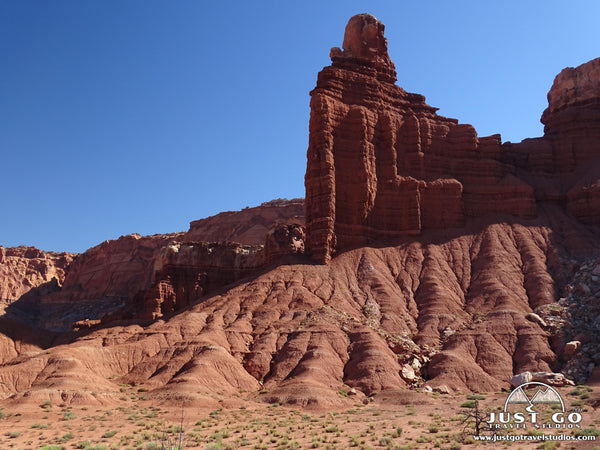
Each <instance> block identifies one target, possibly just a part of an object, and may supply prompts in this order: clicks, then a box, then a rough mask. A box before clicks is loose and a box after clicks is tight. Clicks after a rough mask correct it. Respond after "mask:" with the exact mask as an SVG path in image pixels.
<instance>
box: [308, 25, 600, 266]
mask: <svg viewBox="0 0 600 450" xmlns="http://www.w3.org/2000/svg"><path fill="white" fill-rule="evenodd" d="M383 30H384V26H383V24H381V23H380V22H379V21H377V19H375V17H373V16H371V15H369V14H360V15H358V16H355V17H353V18H352V19H351V20H350V21H349V23H348V26H347V27H346V33H345V36H344V47H343V50H340V49H338V48H334V49H332V51H331V59H332V64H331V66H328V67H325V68H324V69H323V70H322V71H321V72H320V73H319V75H318V79H317V86H316V88H315V89H314V90H313V91H312V92H311V118H310V137H309V148H308V152H307V158H308V162H307V171H306V177H305V185H306V228H307V242H306V247H307V248H306V249H307V252H308V253H309V254H310V255H312V258H313V259H314V260H315V261H317V262H320V263H326V262H328V261H329V260H330V258H331V256H332V255H333V254H335V253H336V252H339V251H340V250H343V249H348V248H352V247H359V246H362V245H365V244H368V243H370V242H373V241H375V240H377V239H380V238H387V237H394V238H397V237H399V236H402V235H407V234H409V235H418V234H420V233H421V231H422V230H424V229H435V228H453V227H461V226H463V225H464V223H465V221H466V220H467V219H469V218H472V217H479V216H484V215H488V214H501V215H509V216H513V217H517V218H525V219H530V218H534V217H536V215H537V209H538V206H539V205H538V203H539V201H543V200H546V199H550V200H552V201H557V200H558V201H564V202H566V203H567V206H568V208H569V211H570V212H571V213H572V214H574V215H575V216H576V217H578V218H580V219H581V220H582V221H584V222H588V223H593V222H594V221H595V220H596V219H597V209H598V205H597V203H598V196H597V194H598V183H596V180H597V174H598V170H597V169H598V167H600V166H594V167H595V169H594V168H590V170H589V172H590V173H588V174H584V175H586V176H583V178H582V177H581V175H582V174H581V173H579V172H581V170H583V169H582V167H583V166H584V165H587V164H588V163H589V161H590V159H594V160H595V161H597V160H598V156H599V154H600V149H599V147H598V145H597V144H595V143H597V142H598V141H599V137H600V134H599V132H598V130H599V128H598V127H599V126H600V115H599V114H598V104H599V102H600V97H599V96H598V95H597V92H596V91H597V89H598V86H599V85H600V79H599V78H598V70H597V65H598V62H599V60H595V62H594V61H592V62H591V63H588V65H584V66H581V67H580V68H577V69H570V70H567V71H566V72H563V73H561V75H559V76H558V77H557V81H556V82H555V85H554V86H553V88H552V90H551V92H550V94H549V100H550V105H549V108H548V110H547V111H546V112H545V113H544V116H543V118H542V120H543V121H544V123H546V135H545V136H544V137H543V138H539V139H537V140H527V141H524V142H523V143H521V144H516V145H513V144H505V145H503V144H502V143H501V139H500V136H499V135H494V136H489V137H478V136H477V133H476V131H475V129H474V128H473V127H472V126H471V125H468V124H459V123H458V121H457V120H456V119H449V118H446V117H442V116H439V115H437V114H436V110H437V108H433V107H431V106H429V105H427V104H426V103H425V97H423V96H422V95H418V94H411V93H408V92H406V91H404V90H403V89H402V88H400V87H399V86H396V85H395V84H394V83H395V81H396V72H395V67H394V64H393V63H392V62H391V61H390V58H389V55H388V53H387V42H386V39H385V38H384V36H383ZM586 77H587V78H586ZM581 79H585V80H586V81H585V82H584V83H581V82H580V81H579V80H581ZM590 80H591V81H590ZM571 86H573V88H571V89H570V90H569V87H571ZM574 86H581V88H579V87H574ZM595 90H596V91H595ZM564 92H567V93H564ZM561 93H563V94H561ZM587 167H588V168H589V166H587ZM579 169H581V170H579ZM565 173H568V174H570V175H571V176H570V177H566V178H565V177H563V175H564V174H565ZM558 178H560V179H561V183H559V185H558V186H557V184H556V181H557V179H558Z"/></svg>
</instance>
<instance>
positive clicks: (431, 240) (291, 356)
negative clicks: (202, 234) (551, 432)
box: [0, 209, 600, 405]
mask: <svg viewBox="0 0 600 450" xmlns="http://www.w3.org/2000/svg"><path fill="white" fill-rule="evenodd" d="M476 222H480V223H479V224H478V225H474V224H470V225H469V226H468V228H466V229H463V230H456V229H455V230H434V231H432V230H425V231H424V232H423V234H422V236H420V238H419V239H418V240H416V239H414V238H410V237H408V238H404V239H400V240H398V241H397V243H396V244H397V245H396V246H393V247H384V248H368V247H366V248H361V249H355V250H351V251H347V252H344V253H343V254H341V255H339V256H338V257H336V258H335V259H334V260H332V261H331V263H330V264H329V265H310V264H289V265H280V266H277V267H275V268H273V269H272V270H270V271H265V272H264V273H262V274H261V275H260V276H254V277H253V278H249V279H246V280H245V281H244V282H240V283H238V284H236V285H229V288H228V289H225V290H223V291H221V292H220V293H219V295H212V296H211V295H209V296H205V297H203V301H202V302H195V303H193V304H192V305H190V306H189V307H187V308H185V309H183V310H181V312H180V313H179V314H176V315H174V316H172V317H170V318H169V320H160V321H156V322H154V323H153V324H148V325H144V326H143V327H142V326H140V325H139V324H130V325H128V326H123V325H122V324H121V325H120V326H117V325H116V324H114V325H113V326H111V327H108V328H104V329H99V330H95V331H92V332H90V333H88V334H86V335H85V336H81V337H80V338H78V339H77V340H76V341H75V342H74V343H73V344H71V345H69V346H68V347H67V346H60V347H55V348H51V349H49V350H48V351H46V352H43V353H42V352H40V353H32V354H21V355H20V356H19V357H18V358H16V357H15V356H14V352H15V350H14V349H15V347H14V346H8V345H7V346H6V348H7V349H8V350H10V351H11V352H12V353H11V355H12V356H7V358H9V363H7V364H4V365H2V366H0V381H1V382H3V383H0V395H1V396H2V397H9V396H10V395H14V394H16V395H17V396H19V395H23V394H24V393H29V394H28V395H31V398H36V399H39V398H40V395H42V393H44V392H46V391H45V389H46V388H47V386H49V385H50V384H52V386H53V389H54V390H56V389H59V390H61V391H64V392H65V396H67V397H69V398H71V397H74V396H75V393H77V396H78V397H79V398H88V397H91V392H92V391H96V392H98V391H100V393H101V395H109V394H111V393H113V394H112V395H114V396H115V398H118V396H119V395H121V394H120V393H119V384H118V383H124V382H125V383H136V384H139V385H141V386H145V387H146V388H147V389H148V390H149V391H150V392H149V393H148V395H149V396H150V398H153V399H156V400H159V399H164V398H172V396H173V395H175V394H176V393H177V392H178V393H179V395H180V396H182V397H183V398H186V399H189V398H191V397H193V396H201V395H205V394H211V393H216V392H224V393H235V392H237V389H241V388H243V389H247V390H248V389H250V390H254V391H256V392H258V390H259V389H265V390H266V391H267V392H266V393H265V394H263V396H264V398H266V399H267V400H272V401H275V400H278V401H279V400H283V401H288V402H295V403H296V404H299V405H303V404H304V405H307V404H312V403H317V404H323V403H325V404H336V402H338V403H343V399H340V397H339V395H337V392H338V391H339V390H340V389H342V387H343V386H344V385H346V386H349V387H353V388H355V389H357V390H358V391H359V395H368V394H373V393H377V392H380V391H382V390H389V389H405V388H406V387H408V386H409V382H407V381H405V380H404V379H403V378H402V376H401V372H402V368H403V367H404V365H406V364H411V365H412V364H414V365H415V366H416V367H420V366H421V365H422V368H420V373H421V374H422V375H423V376H424V377H425V380H423V378H421V377H416V379H415V380H414V381H412V383H414V386H422V385H424V384H425V383H426V384H428V385H430V386H433V387H436V386H442V385H446V386H447V387H448V388H450V389H451V390H463V391H467V390H475V391H495V390H497V389H500V388H502V387H505V388H508V387H509V380H510V378H511V377H512V376H513V375H514V374H517V373H521V372H524V371H530V372H552V371H555V370H557V367H558V365H559V363H560V362H559V357H558V356H557V352H556V350H555V349H553V347H552V346H551V341H550V339H549V337H548V330H549V328H544V327H543V326H542V325H540V324H539V323H536V322H532V321H530V320H528V319H527V316H528V315H529V313H531V312H532V311H534V310H535V311H539V308H540V306H543V305H544V304H548V303H552V302H553V301H554V298H555V297H556V296H557V295H561V294H560V290H561V288H562V286H561V285H558V284H557V282H556V281H555V280H554V279H553V278H552V277H551V276H550V275H549V274H550V273H557V272H560V271H562V272H564V271H565V266H564V261H568V260H569V259H570V258H573V255H582V254H584V250H582V249H585V248H587V249H588V251H589V250H593V249H599V248H600V236H599V235H598V234H594V233H593V232H592V230H591V229H590V228H586V227H584V226H582V225H581V224H579V223H578V222H576V221H575V220H574V219H573V218H572V217H570V216H568V215H566V214H565V213H563V212H561V210H560V209H556V210H555V211H541V212H540V218H539V219H538V220H536V222H535V224H534V225H533V224H531V223H526V224H519V223H514V224H512V225H509V224H506V223H500V224H486V223H484V221H481V220H479V221H476ZM177 247H178V250H177V251H175V250H174V249H171V250H168V251H167V253H166V254H164V259H163V262H164V266H162V269H161V270H160V271H159V272H160V273H162V274H167V275H169V274H175V275H176V276H178V277H181V278H183V277H185V276H187V272H185V271H179V270H177V271H175V272H174V273H173V272H169V270H170V269H171V268H175V267H176V265H177V266H178V267H184V266H185V265H186V264H189V263H190V262H193V261H196V262H195V263H194V264H197V265H200V263H201V258H205V257H206V256H202V252H208V251H209V250H210V247H208V246H207V247H202V248H201V247H197V246H195V245H191V244H188V243H182V244H178V246H177ZM230 250H231V249H230ZM234 253H235V252H231V253H230V255H234ZM195 258H196V259H195ZM236 258H238V256H236ZM242 261H243V259H242ZM220 263H221V264H223V265H227V266H230V267H234V266H235V265H236V263H235V259H234V260H233V261H232V260H228V261H227V260H222V261H221V262H220ZM238 267H240V265H239V264H238ZM594 267H595V266H594ZM590 270H591V269H590ZM569 279H570V277H569ZM176 283H177V282H175V283H174V282H173V280H171V282H170V284H168V285H167V286H169V288H171V287H173V291H172V292H175V291H176V290H177V289H176V288H175V286H176ZM185 283H187V281H186V282H185ZM185 283H184V284H185ZM163 305H165V306H166V302H165V303H163ZM6 332H7V333H9V331H8V330H7V331H6ZM561 349H562V347H561ZM66 360H69V361H71V363H70V364H69V368H68V371H67V372H66V374H67V376H68V377H72V378H73V379H71V378H68V377H62V378H58V377H56V376H55V375H53V374H56V373H57V372H58V371H59V370H65V369H64V365H65V364H66V363H65V361H66ZM115 374H117V375H119V377H118V378H117V379H114V380H112V381H110V380H109V378H111V377H113V376H114V375H115ZM100 379H102V381H101V382H98V383H95V381H94V380H100ZM84 380H88V382H84ZM259 381H261V382H262V386H261V385H259V384H258V382H259ZM91 383H94V384H93V385H92V384H91ZM179 388H180V389H179ZM17 398H20V397H17ZM335 399H337V400H335Z"/></svg>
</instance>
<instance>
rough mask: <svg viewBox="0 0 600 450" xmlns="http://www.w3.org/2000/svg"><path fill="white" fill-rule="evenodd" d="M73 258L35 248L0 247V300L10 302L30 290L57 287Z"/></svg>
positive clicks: (69, 255)
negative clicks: (41, 287)
mask: <svg viewBox="0 0 600 450" xmlns="http://www.w3.org/2000/svg"><path fill="white" fill-rule="evenodd" d="M75 256H76V255H74V254H71V253H64V252H63V253H56V252H44V251H42V250H39V249H37V248H35V247H14V248H4V247H2V246H0V301H2V300H5V301H13V300H16V299H18V298H19V297H21V296H22V295H23V294H25V293H27V292H29V291H30V290H31V289H32V288H37V287H40V286H42V285H46V287H47V290H48V289H49V290H52V289H56V288H58V287H59V286H60V285H62V284H63V282H64V281H65V277H66V274H67V271H68V268H69V265H70V264H71V263H72V261H73V259H74V258H75Z"/></svg>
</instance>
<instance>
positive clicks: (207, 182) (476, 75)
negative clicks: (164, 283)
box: [0, 0, 600, 251]
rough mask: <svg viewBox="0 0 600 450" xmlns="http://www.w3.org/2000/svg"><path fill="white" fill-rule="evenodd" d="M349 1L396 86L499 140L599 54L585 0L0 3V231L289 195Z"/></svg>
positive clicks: (111, 233)
mask: <svg viewBox="0 0 600 450" xmlns="http://www.w3.org/2000/svg"><path fill="white" fill-rule="evenodd" d="M360 12H370V13H372V14H374V15H375V16H377V17H378V18H379V19H380V20H381V21H382V22H383V23H385V24H386V36H387V38H388V43H389V44H388V46H389V51H390V56H391V58H392V60H393V61H394V62H395V64H396V69H397V72H398V84H399V85H400V86H402V87H403V88H404V89H406V90H408V91H410V92H417V93H420V94H423V95H425V96H426V98H427V102H428V103H429V104H430V105H432V106H436V107H438V108H440V111H439V113H440V114H442V115H445V116H448V117H454V118H457V119H459V120H460V121H461V122H463V123H465V122H466V123H472V124H473V125H474V126H475V127H476V129H477V130H478V133H479V135H480V136H484V135H489V134H493V133H501V134H502V137H503V140H505V141H507V140H510V141H513V142H517V141H520V140H522V139H524V138H526V137H535V136H539V135H541V134H542V126H541V124H540V123H539V118H540V115H541V113H542V111H543V110H544V108H545V107H546V106H547V100H546V93H547V91H548V89H549V88H550V86H551V85H552V81H553V79H554V76H555V75H556V74H557V73H558V72H559V71H560V70H561V69H562V68H564V67H567V66H577V65H579V64H581V63H584V62H586V61H588V60H590V59H593V58H596V57H598V56H600V46H599V45H598V44H599V42H600V39H599V32H598V17H600V2H598V1H597V0H587V1H585V0H577V1H574V2H564V1H554V0H550V1H543V2H542V1H537V2H534V1H527V0H519V1H502V2H493V3H492V2H486V1H480V0H473V1H460V0H457V1H453V2H447V1H441V0H440V1H434V0H429V1H419V2H417V1H400V0H389V1H386V2H378V1H372V0H371V1H369V2H358V1H352V0H350V1H349V0H344V1H312V0H311V1H303V2H282V1H268V2H267V1H239V2H232V1H229V2H206V1H204V2H203V1H199V0H194V1H191V0H178V1H176V2H174V1H167V0H162V1H156V0H127V1H123V0H85V1H83V0H69V1H67V0H52V1H48V0H0V61H1V62H0V64H1V65H0V155H1V158H2V159H1V160H2V175H1V178H0V180H1V188H0V211H1V212H0V217H1V219H0V244H1V245H4V246H5V247H10V246H16V245H35V246H37V247H39V248H42V249H44V250H58V251H62V250H66V251H84V250H85V249H87V248H88V247H91V246H93V245H96V244H98V243H100V242H102V241H103V240H105V239H114V238H117V237H119V236H120V235H122V234H129V233H135V232H138V233H141V234H154V233H167V232H174V231H184V230H187V228H188V223H189V222H190V221H191V220H195V219H199V218H202V217H206V216H209V215H212V214H216V213H218V212H220V211H227V210H236V209H241V208H243V207H245V206H255V205H258V204H260V203H261V202H263V201H268V200H271V199H273V198H279V197H287V198H293V197H302V196H304V171H305V164H306V148H307V144H308V117H309V107H308V106H309V95H308V93H309V91H310V90H311V89H312V88H313V87H314V85H315V81H316V76H317V72H318V71H319V70H321V69H322V68H323V67H324V66H326V65H328V64H329V63H330V61H329V49H330V48H331V47H334V46H341V43H342V39H343V33H344V27H345V25H346V23H347V21H348V19H349V18H350V17H351V16H352V15H354V14H356V13H360Z"/></svg>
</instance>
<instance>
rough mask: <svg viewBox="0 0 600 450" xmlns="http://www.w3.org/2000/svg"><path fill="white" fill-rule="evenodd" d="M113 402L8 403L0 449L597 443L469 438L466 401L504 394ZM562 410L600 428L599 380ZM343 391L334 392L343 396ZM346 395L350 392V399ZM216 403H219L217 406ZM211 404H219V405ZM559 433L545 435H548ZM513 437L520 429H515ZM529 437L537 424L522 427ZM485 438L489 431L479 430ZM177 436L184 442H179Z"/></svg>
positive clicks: (488, 407)
mask: <svg viewBox="0 0 600 450" xmlns="http://www.w3.org/2000/svg"><path fill="white" fill-rule="evenodd" d="M121 390H122V396H121V397H120V399H119V403H116V404H112V405H110V406H106V405H105V406H104V407H98V405H94V406H85V405H66V404H52V403H50V402H45V403H43V404H41V405H35V404H22V405H20V406H19V407H11V408H6V407H5V408H4V409H3V410H2V416H3V418H2V419H0V448H2V449H56V450H58V449H96V450H100V449H161V448H165V449H174V448H185V449H237V448H242V449H243V448H247V449H294V448H317V449H318V448H321V449H346V448H358V449H369V448H372V449H377V448H387V449H421V448H423V449H426V448H441V449H458V448H474V447H479V446H484V447H486V448H505V447H512V448H543V449H554V448H561V449H569V448H577V449H580V448H586V449H592V448H600V438H598V441H597V442H581V443H565V442H562V443H560V445H559V446H557V445H556V444H557V443H556V442H552V443H551V442H546V443H544V442H540V441H538V442H528V443H523V442H521V443H509V442H504V443H499V442H496V443H487V444H485V443H481V442H475V441H474V440H473V423H472V422H467V423H466V424H465V423H463V420H464V417H465V416H464V415H465V413H467V412H469V411H472V409H469V408H467V407H465V406H464V405H465V403H469V402H471V403H472V402H473V401H474V400H475V399H479V407H480V410H481V411H482V412H485V413H486V415H487V414H488V413H489V412H490V411H498V410H501V408H502V407H503V405H504V401H505V400H506V398H507V395H508V394H507V393H506V392H495V393H479V394H462V393H456V394H438V393H433V394H430V393H422V392H415V391H409V390H405V391H395V392H383V393H379V394H378V395H377V396H375V398H373V399H367V400H365V401H360V400H358V399H357V402H356V403H355V404H354V405H353V406H352V407H350V408H347V409H342V410H322V409H321V410H316V409H296V408H294V407H293V405H291V406H290V405H279V404H265V403H261V402H257V401H256V400H255V399H254V398H253V396H252V395H250V394H248V393H244V392H240V393H239V394H237V395H236V396H234V397H230V398H212V399H209V400H210V401H207V404H206V405H202V404H199V405H197V406H194V407H189V406H187V407H183V408H182V407H180V406H177V405H175V404H173V402H170V403H168V402H164V403H162V404H160V403H159V404H156V402H153V401H150V400H148V399H147V398H146V396H145V392H144V390H143V389H141V392H140V389H138V388H136V387H134V386H129V385H123V386H122V389H121ZM559 392H560V395H561V397H562V398H563V400H564V401H565V404H566V406H567V408H568V409H569V410H570V409H573V408H577V409H579V410H582V412H581V414H582V416H583V420H582V422H581V428H580V430H566V431H565V432H566V434H569V435H573V434H576V433H581V432H582V430H584V431H583V432H585V433H588V434H599V431H598V430H600V412H599V410H598V409H597V408H598V407H599V405H600V386H598V385H597V384H596V383H592V385H591V386H590V385H588V386H583V387H565V388H560V389H559ZM346 395H348V394H347V393H345V392H340V396H346ZM347 399H348V400H352V396H349V397H347ZM215 402H217V403H215ZM215 404H217V405H218V407H217V408H216V409H215V408H214V407H215ZM181 429H182V430H183V431H182V432H181V433H180V430H181ZM554 432H556V431H552V432H549V433H551V434H553V433H554ZM512 433H513V434H517V432H515V431H513V432H512ZM518 433H522V434H527V435H529V436H532V435H536V434H539V431H536V430H532V429H530V430H526V431H519V432H518ZM482 434H484V435H490V432H489V431H486V432H484V433H482ZM180 440H181V447H178V445H179V442H180Z"/></svg>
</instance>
